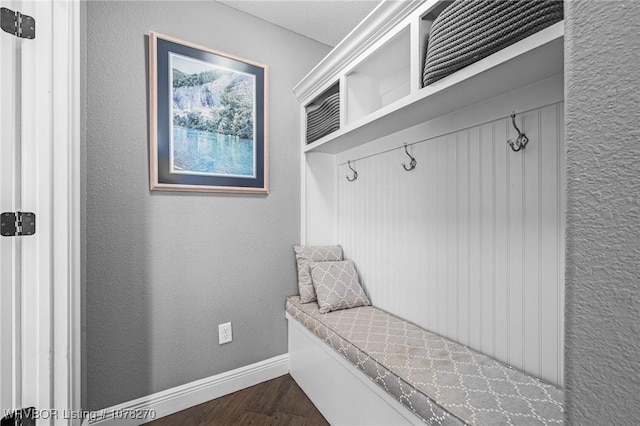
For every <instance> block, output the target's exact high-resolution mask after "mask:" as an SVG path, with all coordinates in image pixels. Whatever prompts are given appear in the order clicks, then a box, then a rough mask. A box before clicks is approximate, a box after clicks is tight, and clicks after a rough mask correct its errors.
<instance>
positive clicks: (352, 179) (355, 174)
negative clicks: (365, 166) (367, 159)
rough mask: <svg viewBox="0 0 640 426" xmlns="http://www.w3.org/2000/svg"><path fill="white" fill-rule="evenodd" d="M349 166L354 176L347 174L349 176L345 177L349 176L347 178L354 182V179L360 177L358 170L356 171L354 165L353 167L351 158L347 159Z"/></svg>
mask: <svg viewBox="0 0 640 426" xmlns="http://www.w3.org/2000/svg"><path fill="white" fill-rule="evenodd" d="M347 166H349V168H350V169H351V171H352V172H353V176H352V177H349V176H348V175H347V176H345V177H346V178H347V180H348V181H349V182H353V181H354V180H356V179H358V172H356V171H355V170H354V169H353V167H351V161H350V160H348V161H347Z"/></svg>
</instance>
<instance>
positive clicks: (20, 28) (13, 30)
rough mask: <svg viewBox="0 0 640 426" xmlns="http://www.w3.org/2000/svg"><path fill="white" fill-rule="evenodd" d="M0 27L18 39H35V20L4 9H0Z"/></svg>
mask: <svg viewBox="0 0 640 426" xmlns="http://www.w3.org/2000/svg"><path fill="white" fill-rule="evenodd" d="M0 27H2V31H4V32H7V33H9V34H13V35H14V36H17V37H20V38H30V39H31V38H36V20H35V19H33V18H32V17H31V16H29V15H23V14H22V13H20V12H14V11H13V10H11V9H7V8H6V7H3V8H1V9H0Z"/></svg>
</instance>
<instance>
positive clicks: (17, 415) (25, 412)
mask: <svg viewBox="0 0 640 426" xmlns="http://www.w3.org/2000/svg"><path fill="white" fill-rule="evenodd" d="M35 414H36V409H35V407H30V408H23V409H22V410H17V411H15V412H13V413H11V414H8V415H6V416H5V417H3V418H2V420H1V421H0V426H35V424H36V418H35Z"/></svg>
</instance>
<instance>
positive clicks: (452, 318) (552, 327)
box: [337, 103, 564, 386]
mask: <svg viewBox="0 0 640 426" xmlns="http://www.w3.org/2000/svg"><path fill="white" fill-rule="evenodd" d="M562 109H563V104H562V103H554V104H551V105H549V106H545V107H540V108H536V109H532V110H530V111H527V112H525V113H521V114H518V116H517V117H516V123H517V125H518V126H519V127H520V129H521V130H523V131H524V132H525V133H526V134H527V136H528V137H529V139H530V142H529V145H528V146H527V148H526V149H525V150H524V151H521V152H512V151H511V149H510V148H509V147H508V146H507V144H506V140H507V139H509V138H513V137H515V136H517V133H516V131H515V129H514V128H513V126H512V125H511V119H510V118H509V117H506V118H500V119H497V120H494V121H490V122H487V123H485V124H481V125H478V126H474V127H470V128H463V129H462V130H458V131H453V132H451V133H448V134H444V135H442V136H437V137H434V138H432V139H429V140H426V141H422V142H418V143H414V144H413V145H410V146H409V147H408V149H409V152H411V153H412V155H413V156H415V157H416V159H417V161H418V165H417V167H416V169H415V170H413V171H410V172H407V171H405V170H404V169H403V168H402V166H401V163H403V162H405V163H406V162H408V161H409V158H408V157H407V155H406V154H405V152H404V149H403V148H402V144H403V141H402V140H398V141H397V142H398V143H397V144H396V146H397V147H398V148H395V149H391V150H383V151H381V152H370V153H369V154H368V156H362V158H359V159H355V161H353V160H352V165H353V166H354V167H355V168H356V170H358V174H359V176H358V180H356V181H355V182H348V181H347V180H346V179H345V175H347V174H349V175H350V170H349V169H348V168H347V165H346V164H342V163H341V164H339V165H338V167H337V171H338V186H337V192H338V197H337V210H338V211H337V216H338V218H337V223H338V229H337V232H338V242H339V243H340V244H342V245H343V247H344V250H345V256H346V257H347V258H350V259H353V260H354V261H355V263H356V265H357V266H358V269H359V272H360V275H361V279H362V282H363V284H364V286H365V289H366V291H367V292H368V294H369V296H370V297H371V299H372V301H373V303H374V304H376V305H377V306H379V307H380V308H382V309H385V310H388V311H390V312H392V313H396V314H398V315H400V316H402V317H404V318H407V319H408V320H410V321H413V322H415V323H417V324H419V325H421V326H423V327H425V328H427V329H429V330H432V331H434V332H436V333H440V334H443V335H445V336H447V337H450V338H452V339H454V340H456V341H459V342H461V343H463V344H465V345H469V346H471V347H472V348H474V349H476V350H479V351H481V352H484V353H486V354H488V355H490V356H493V357H495V358H497V359H499V360H501V361H504V362H507V363H509V364H510V365H513V366H515V367H516V368H519V369H522V370H524V371H527V372H528V373H530V374H532V375H534V376H537V377H540V378H542V379H544V380H547V381H549V382H552V383H555V384H557V385H560V386H562V384H563V377H562V376H563V371H562V355H563V354H562V344H563V341H562V338H563V326H564V323H563V308H562V306H563V305H562V303H563V302H562V299H563V297H564V284H563V268H564V260H563V256H564V241H563V237H564V236H563V235H564V234H563V233H564V223H563V215H564V200H563V197H564V171H563V158H562V155H563V153H564V145H563V144H564V141H563V138H562V133H563V131H562V129H563V115H562V114H563V110H562ZM451 125H452V128H456V126H457V128H460V127H461V126H460V125H459V123H452V124H451Z"/></svg>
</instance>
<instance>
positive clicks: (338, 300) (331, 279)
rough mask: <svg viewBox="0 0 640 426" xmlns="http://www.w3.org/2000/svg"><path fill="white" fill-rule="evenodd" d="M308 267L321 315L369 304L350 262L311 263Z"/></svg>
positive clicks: (354, 268) (353, 266)
mask: <svg viewBox="0 0 640 426" xmlns="http://www.w3.org/2000/svg"><path fill="white" fill-rule="evenodd" d="M309 267H310V268H311V279H312V280H313V287H314V288H315V290H316V295H317V298H318V306H319V307H320V312H321V313H323V314H326V313H327V312H329V311H337V310H339V309H348V308H355V307H356V306H368V305H370V304H371V303H370V302H369V299H368V298H367V295H366V294H364V290H363V289H362V286H361V285H360V281H359V280H358V273H357V272H356V267H355V265H354V264H353V262H352V261H350V260H345V261H342V262H311V263H310V264H309Z"/></svg>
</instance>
